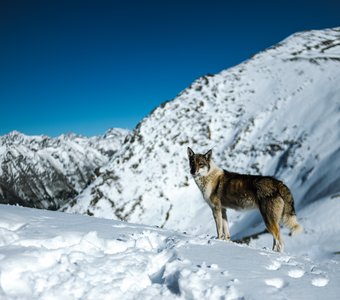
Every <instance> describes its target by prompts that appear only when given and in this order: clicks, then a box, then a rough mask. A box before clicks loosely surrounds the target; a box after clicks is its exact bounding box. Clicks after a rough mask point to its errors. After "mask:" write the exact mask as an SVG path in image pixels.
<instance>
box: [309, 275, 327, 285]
mask: <svg viewBox="0 0 340 300" xmlns="http://www.w3.org/2000/svg"><path fill="white" fill-rule="evenodd" d="M328 282H329V280H328V279H327V278H325V277H316V278H314V279H312V285H314V286H317V287H324V286H326V285H327V284H328Z"/></svg>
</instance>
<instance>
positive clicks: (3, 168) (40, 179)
mask: <svg viewBox="0 0 340 300" xmlns="http://www.w3.org/2000/svg"><path fill="white" fill-rule="evenodd" d="M127 133H128V132H127V131H125V130H121V129H111V130H109V131H107V132H106V134H105V135H104V136H98V137H91V138H87V137H82V136H78V135H75V134H67V135H62V136H59V137H57V138H50V137H47V136H26V135H24V134H22V133H20V132H17V131H13V132H11V133H9V134H8V135H5V136H2V137H0V203H11V204H16V203H18V204H21V205H24V206H30V207H38V208H51V209H57V208H59V207H60V206H61V205H64V204H65V202H66V201H67V200H69V199H71V198H74V197H75V196H76V195H77V194H78V193H79V192H80V191H81V190H82V189H83V188H85V187H86V186H87V185H88V184H89V183H90V182H91V181H93V180H94V178H95V170H96V169H97V168H99V167H101V166H103V165H104V164H106V163H107V162H108V161H109V159H110V158H111V157H112V156H113V155H114V154H115V152H117V151H118V149H119V148H120V147H121V144H122V142H123V140H124V138H125V136H126V134H127Z"/></svg>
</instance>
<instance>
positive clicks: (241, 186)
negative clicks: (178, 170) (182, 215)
mask: <svg viewBox="0 0 340 300" xmlns="http://www.w3.org/2000/svg"><path fill="white" fill-rule="evenodd" d="M211 157H212V150H209V151H208V152H207V153H205V154H199V153H197V154H195V153H194V151H193V150H192V149H191V148H190V147H188V158H189V166H190V173H191V175H192V176H193V178H194V180H195V182H196V184H197V186H198V187H199V189H200V190H201V192H202V195H203V198H204V200H205V201H206V202H207V203H208V205H209V206H210V208H211V210H212V213H213V216H214V220H215V223H216V230H217V237H218V239H226V240H230V232H229V227H228V219H227V212H226V209H227V208H232V209H236V210H240V209H252V208H258V209H259V210H260V213H261V216H262V218H263V221H264V223H265V225H266V227H267V229H268V231H269V232H270V233H271V234H272V236H273V250H274V251H277V252H282V251H283V249H284V244H283V241H282V238H281V235H280V221H281V220H282V221H283V223H284V224H285V225H286V226H287V227H288V228H289V229H290V235H293V234H296V233H299V232H301V231H302V230H303V228H302V226H301V225H300V224H299V223H298V221H297V218H296V213H295V208H294V199H293V196H292V193H291V192H290V190H289V188H288V187H287V186H286V185H285V184H284V183H283V182H281V181H279V180H277V179H275V178H273V177H269V176H257V175H245V174H238V173H233V172H228V171H226V170H224V169H221V168H220V167H218V166H217V165H216V164H215V163H214V162H213V160H212V158H211Z"/></svg>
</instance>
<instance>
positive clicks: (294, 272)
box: [288, 269, 305, 278]
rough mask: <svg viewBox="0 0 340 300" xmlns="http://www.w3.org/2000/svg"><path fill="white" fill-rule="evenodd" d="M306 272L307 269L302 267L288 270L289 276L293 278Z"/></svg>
mask: <svg viewBox="0 0 340 300" xmlns="http://www.w3.org/2000/svg"><path fill="white" fill-rule="evenodd" d="M304 274H305V271H303V270H301V269H292V270H289V271H288V276H289V277H291V278H300V277H302V276H303V275H304Z"/></svg>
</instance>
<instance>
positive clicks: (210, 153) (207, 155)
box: [204, 149, 212, 160]
mask: <svg viewBox="0 0 340 300" xmlns="http://www.w3.org/2000/svg"><path fill="white" fill-rule="evenodd" d="M211 155H212V149H210V150H209V151H208V152H207V153H206V154H204V157H205V158H206V159H207V160H210V159H211Z"/></svg>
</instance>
